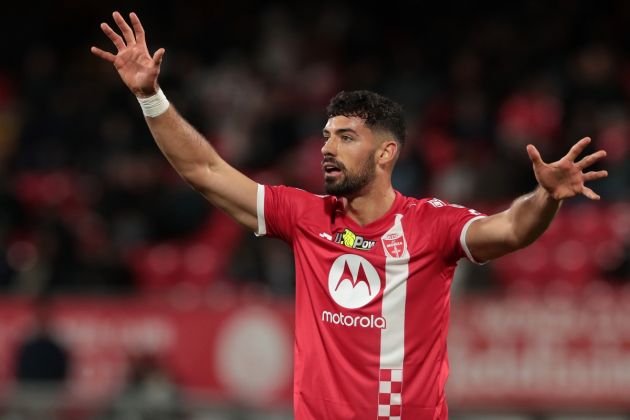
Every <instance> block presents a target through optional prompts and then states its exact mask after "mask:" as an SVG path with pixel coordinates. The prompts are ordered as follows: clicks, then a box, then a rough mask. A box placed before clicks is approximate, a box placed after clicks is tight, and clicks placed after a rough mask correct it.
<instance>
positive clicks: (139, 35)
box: [129, 12, 145, 42]
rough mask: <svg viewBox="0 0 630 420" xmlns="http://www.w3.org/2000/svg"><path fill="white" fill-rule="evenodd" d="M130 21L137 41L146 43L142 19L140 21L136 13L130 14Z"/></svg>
mask: <svg viewBox="0 0 630 420" xmlns="http://www.w3.org/2000/svg"><path fill="white" fill-rule="evenodd" d="M129 19H130V20H131V25H132V26H133V31H134V32H135V33H136V41H137V42H145V41H144V28H143V27H142V23H140V19H138V15H136V14H135V13H134V12H131V13H129Z"/></svg>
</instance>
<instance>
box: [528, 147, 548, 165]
mask: <svg viewBox="0 0 630 420" xmlns="http://www.w3.org/2000/svg"><path fill="white" fill-rule="evenodd" d="M527 154H528V155H529V159H530V160H531V161H532V163H533V164H534V165H539V164H541V163H544V162H543V160H542V158H541V157H540V152H539V151H538V149H536V147H534V145H532V144H528V145H527Z"/></svg>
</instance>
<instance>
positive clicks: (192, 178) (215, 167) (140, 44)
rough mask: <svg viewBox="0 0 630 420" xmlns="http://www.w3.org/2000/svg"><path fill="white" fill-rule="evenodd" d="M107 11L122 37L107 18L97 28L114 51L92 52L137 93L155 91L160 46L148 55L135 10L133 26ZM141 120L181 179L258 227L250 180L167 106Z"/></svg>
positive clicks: (239, 219) (140, 95)
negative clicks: (108, 22) (108, 63)
mask: <svg viewBox="0 0 630 420" xmlns="http://www.w3.org/2000/svg"><path fill="white" fill-rule="evenodd" d="M113 16H114V21H115V22H116V24H117V25H118V28H119V29H120V32H121V34H122V36H121V35H119V34H118V33H116V32H115V31H114V30H113V29H112V28H111V27H110V26H109V25H108V24H107V23H102V24H101V29H102V30H103V32H104V33H105V35H107V37H108V38H109V39H110V40H111V41H112V42H113V43H114V46H115V47H116V49H117V53H116V54H112V53H110V52H107V51H104V50H101V49H100V48H97V47H92V49H91V51H92V53H93V54H95V55H96V56H98V57H100V58H102V59H104V60H106V61H109V62H110V63H112V64H114V67H115V68H116V70H117V71H118V74H119V75H120V77H121V79H122V80H123V82H124V83H125V84H126V85H127V87H128V88H129V89H130V90H131V91H132V92H133V93H134V94H135V95H136V96H137V97H138V98H146V97H150V96H153V95H155V94H156V93H157V92H158V90H159V86H158V81H157V79H158V75H159V73H160V64H161V62H162V58H163V57H164V52H165V51H164V49H163V48H160V49H158V50H157V51H156V52H155V54H153V56H151V55H150V54H149V51H148V49H147V44H146V41H145V33H144V29H143V27H142V24H141V23H140V20H139V19H138V17H137V16H136V14H135V13H131V14H130V15H129V16H130V21H131V24H132V26H133V29H132V27H130V26H129V25H128V24H127V22H126V21H125V20H124V18H123V17H122V16H121V15H120V13H118V12H114V14H113ZM146 121H147V124H148V126H149V129H150V130H151V133H152V135H153V138H154V139H155V141H156V143H157V145H158V147H159V148H160V150H161V151H162V153H163V154H164V156H166V158H167V159H168V161H169V162H170V163H171V165H172V166H173V167H174V168H175V170H176V171H177V172H178V173H179V174H180V176H181V177H182V178H183V179H184V180H186V182H188V183H189V184H190V185H191V186H192V187H193V188H195V189H196V190H197V191H199V192H200V193H201V194H203V195H204V196H205V197H206V198H207V199H208V201H210V202H211V203H212V204H213V205H215V206H217V207H219V208H221V209H222V210H224V211H225V212H226V213H228V214H229V215H230V216H231V217H232V218H234V219H235V220H236V221H237V222H238V223H240V224H242V225H243V226H245V227H247V228H249V229H251V230H253V231H257V230H258V219H257V213H256V197H257V189H258V185H257V184H256V182H254V181H253V180H251V179H250V178H248V177H247V176H245V175H244V174H242V173H241V172H239V171H237V170H236V169H235V168H233V167H232V166H230V165H228V164H227V163H226V162H225V161H224V160H223V159H222V158H221V157H220V156H219V155H218V153H217V152H216V151H215V149H214V148H213V147H212V146H211V145H210V143H208V141H207V140H206V139H205V138H204V137H203V136H202V135H201V134H200V133H199V132H198V131H197V130H195V128H193V127H192V126H191V125H190V124H189V123H188V122H187V121H186V120H185V119H184V118H182V117H181V116H180V115H179V113H178V112H177V111H176V110H175V108H174V107H173V106H172V105H169V107H168V109H167V110H166V111H165V112H164V113H162V114H160V115H158V116H156V117H146Z"/></svg>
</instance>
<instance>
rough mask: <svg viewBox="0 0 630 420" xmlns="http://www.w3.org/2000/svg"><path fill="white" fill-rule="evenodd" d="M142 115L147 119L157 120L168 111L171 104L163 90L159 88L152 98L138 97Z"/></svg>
mask: <svg viewBox="0 0 630 420" xmlns="http://www.w3.org/2000/svg"><path fill="white" fill-rule="evenodd" d="M136 99H138V103H139V104H140V108H142V113H143V114H144V116H145V117H150V118H155V117H157V116H159V115H162V114H163V113H165V112H166V110H167V109H168V107H169V105H170V103H169V101H168V99H166V95H164V92H162V89H160V88H158V90H157V92H155V93H154V94H153V95H150V96H140V95H138V96H136Z"/></svg>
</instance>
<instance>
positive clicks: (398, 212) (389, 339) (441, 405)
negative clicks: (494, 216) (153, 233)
mask: <svg viewBox="0 0 630 420" xmlns="http://www.w3.org/2000/svg"><path fill="white" fill-rule="evenodd" d="M341 204H342V202H341V200H338V199H337V198H336V197H334V196H319V195H315V194H311V193H309V192H306V191H303V190H300V189H297V188H291V187H286V186H262V185H259V187H258V202H257V209H258V234H259V235H268V236H273V237H278V238H281V239H283V240H285V241H286V242H288V243H289V244H290V246H291V247H292V248H293V252H294V258H295V269H296V273H295V274H296V296H295V307H296V313H295V317H296V323H295V343H294V412H295V418H296V419H297V420H350V419H356V420H366V419H377V420H385V419H387V420H399V419H413V420H424V419H427V420H429V419H430V420H435V419H446V418H447V406H446V399H445V392H444V389H445V384H446V378H447V376H448V360H447V353H446V339H447V329H448V322H449V309H450V285H451V281H452V279H453V273H454V270H455V266H456V264H457V261H458V260H459V259H460V258H462V257H464V256H467V257H468V258H469V259H471V260H472V256H471V255H470V252H469V251H468V249H467V247H466V243H465V240H464V238H465V236H466V231H467V229H468V227H469V226H470V224H471V223H472V222H473V221H474V220H476V219H478V218H480V217H484V215H482V214H480V213H478V212H477V211H475V210H472V209H468V208H464V207H462V206H459V205H454V204H449V203H447V202H445V201H442V200H439V199H436V198H432V199H415V198H409V197H405V196H403V195H402V194H400V193H399V192H396V198H395V201H394V203H393V205H392V207H391V208H390V210H389V211H388V212H387V213H386V214H385V215H383V216H382V217H380V218H379V219H378V220H376V221H374V222H372V223H369V224H367V225H365V226H360V225H358V224H357V223H356V222H354V221H353V220H352V219H351V218H350V217H348V216H346V215H345V213H344V211H343V208H342V206H341Z"/></svg>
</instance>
